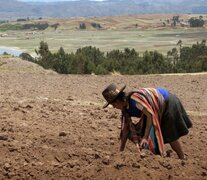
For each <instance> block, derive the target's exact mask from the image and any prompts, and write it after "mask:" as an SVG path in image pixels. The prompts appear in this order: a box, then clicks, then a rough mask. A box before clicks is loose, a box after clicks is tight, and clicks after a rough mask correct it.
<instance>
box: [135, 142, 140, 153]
mask: <svg viewBox="0 0 207 180" xmlns="http://www.w3.org/2000/svg"><path fill="white" fill-rule="evenodd" d="M136 147H137V150H138V152H139V153H141V150H140V147H139V144H138V143H136Z"/></svg>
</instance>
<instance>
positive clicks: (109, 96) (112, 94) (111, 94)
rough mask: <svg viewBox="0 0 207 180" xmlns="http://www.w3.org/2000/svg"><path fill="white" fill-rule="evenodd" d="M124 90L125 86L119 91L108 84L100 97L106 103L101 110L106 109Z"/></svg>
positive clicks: (113, 85) (114, 86)
mask: <svg viewBox="0 0 207 180" xmlns="http://www.w3.org/2000/svg"><path fill="white" fill-rule="evenodd" d="M125 88H126V85H124V86H123V87H122V88H121V89H118V88H117V86H116V85H115V84H110V85H109V86H108V87H107V88H106V89H105V90H104V91H103V92H102V95H103V97H104V98H105V99H106V101H107V103H106V104H105V105H104V106H103V108H106V107H107V106H108V105H109V104H111V103H112V102H113V101H114V100H115V99H116V98H117V97H118V95H119V94H120V93H121V92H123V90H124V89H125Z"/></svg>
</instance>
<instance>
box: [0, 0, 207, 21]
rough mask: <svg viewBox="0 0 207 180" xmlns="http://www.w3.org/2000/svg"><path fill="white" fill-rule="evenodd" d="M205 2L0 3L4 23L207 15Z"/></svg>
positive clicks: (181, 0) (13, 0)
mask: <svg viewBox="0 0 207 180" xmlns="http://www.w3.org/2000/svg"><path fill="white" fill-rule="evenodd" d="M205 4H206V3H205V0H197V1H195V0H190V1H189V0H169V1H165V0H155V1H152V0H144V1H141V0H110V1H109V0H106V1H98V2H97V1H90V0H79V1H67V2H66V1H63V2H51V3H48V2H47V3H46V2H23V1H17V0H7V1H3V2H1V6H0V17H1V20H5V19H8V20H10V19H14V18H15V19H16V18H25V17H29V18H38V17H44V18H45V17H49V18H66V17H81V16H114V15H126V14H159V13H180V14H183V13H192V14H206V13H207V5H205Z"/></svg>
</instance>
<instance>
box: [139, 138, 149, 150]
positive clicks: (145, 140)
mask: <svg viewBox="0 0 207 180" xmlns="http://www.w3.org/2000/svg"><path fill="white" fill-rule="evenodd" d="M147 145H148V140H147V139H146V138H142V140H141V142H140V145H139V146H140V149H144V147H145V146H147Z"/></svg>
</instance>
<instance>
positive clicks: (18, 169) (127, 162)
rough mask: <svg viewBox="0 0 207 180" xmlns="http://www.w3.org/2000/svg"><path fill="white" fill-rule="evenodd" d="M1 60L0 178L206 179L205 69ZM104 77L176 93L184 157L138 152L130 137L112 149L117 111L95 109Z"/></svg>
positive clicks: (105, 82)
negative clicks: (59, 66)
mask: <svg viewBox="0 0 207 180" xmlns="http://www.w3.org/2000/svg"><path fill="white" fill-rule="evenodd" d="M0 62H1V63H0V121H1V126H0V157H1V161H0V179H9V178H11V179H163V180H165V179H192V180H200V179H207V154H206V149H207V141H206V137H207V91H206V88H207V73H201V74H183V75H148V76H138V75H137V76H121V75H111V76H95V75H58V74H56V73H53V72H52V71H46V70H43V69H42V68H40V67H38V66H37V65H34V64H32V63H29V62H25V61H21V60H19V59H4V60H3V59H1V60H0ZM2 62H5V63H2ZM111 82H115V83H117V84H118V85H119V86H121V85H123V84H125V83H126V84H127V88H128V89H130V88H134V87H136V86H139V87H160V86H161V87H166V88H168V89H169V90H170V91H171V92H173V93H176V94H177V95H178V96H179V97H180V99H181V100H182V102H183V104H184V106H185V107H186V110H187V111H188V113H189V115H190V118H191V119H192V122H193V128H192V129H190V133H189V134H188V135H187V136H184V137H182V138H181V139H180V140H181V142H182V145H183V148H184V150H185V153H186V154H187V157H188V159H187V160H185V161H183V160H179V159H178V158H177V156H176V154H175V153H174V152H173V153H172V156H171V157H170V158H162V157H160V156H155V155H152V154H151V153H150V152H148V151H146V152H145V153H146V157H142V158H141V157H140V156H139V153H138V152H137V151H136V148H135V146H134V145H133V144H132V143H131V142H128V144H127V148H126V150H125V151H124V152H122V153H120V152H119V140H118V137H119V132H120V129H119V127H120V121H119V116H120V112H119V111H117V110H115V109H113V108H108V109H105V110H104V109H102V105H103V103H104V100H103V98H102V95H101V92H102V90H103V88H104V87H105V86H106V85H108V84H109V83H111ZM166 148H167V149H168V148H169V145H166Z"/></svg>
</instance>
